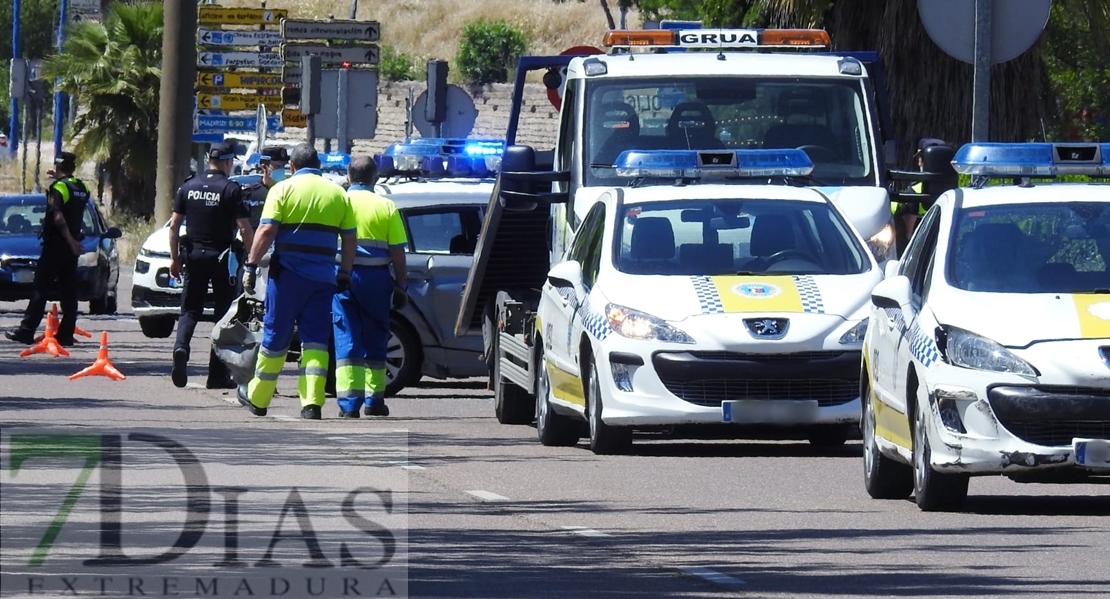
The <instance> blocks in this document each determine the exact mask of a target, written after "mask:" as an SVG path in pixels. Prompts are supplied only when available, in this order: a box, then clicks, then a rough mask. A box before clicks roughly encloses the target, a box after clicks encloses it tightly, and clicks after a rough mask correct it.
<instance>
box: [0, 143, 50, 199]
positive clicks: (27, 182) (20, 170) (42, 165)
mask: <svg viewBox="0 0 1110 599" xmlns="http://www.w3.org/2000/svg"><path fill="white" fill-rule="evenodd" d="M42 150H43V152H42V155H41V156H40V157H39V178H38V183H39V186H40V187H41V188H45V187H46V186H47V185H48V184H49V183H50V177H49V176H47V174H46V171H47V170H48V169H50V168H53V165H52V164H51V161H52V159H53V157H54V146H53V144H52V143H51V145H50V147H49V148H47V145H46V143H45V142H44V144H43V148H42ZM21 178H22V180H23V184H22V185H20V179H21ZM34 186H35V142H34V141H32V142H31V147H30V148H28V151H27V167H26V174H24V167H23V147H22V146H20V148H19V151H18V153H17V154H16V155H15V156H11V155H10V154H8V148H0V193H23V192H30V191H32V190H33V189H34Z"/></svg>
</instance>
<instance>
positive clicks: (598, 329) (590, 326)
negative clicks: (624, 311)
mask: <svg viewBox="0 0 1110 599" xmlns="http://www.w3.org/2000/svg"><path fill="white" fill-rule="evenodd" d="M579 311H580V312H581V313H582V328H584V329H586V330H587V331H589V332H590V334H591V335H593V336H594V337H597V340H598V341H605V338H606V337H608V336H609V334H610V333H612V332H613V329H612V327H610V326H609V319H607V318H606V317H605V315H604V314H601V313H600V312H598V311H597V310H596V309H595V308H594V305H593V303H592V302H590V301H589V300H586V303H585V304H583V305H582V307H581V308H579Z"/></svg>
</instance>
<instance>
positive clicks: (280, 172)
mask: <svg viewBox="0 0 1110 599" xmlns="http://www.w3.org/2000/svg"><path fill="white" fill-rule="evenodd" d="M288 174H289V173H288V172H286V170H285V169H284V168H275V169H274V170H273V171H272V172H270V178H271V179H273V180H274V183H277V182H278V181H283V180H285V177H286V175H288Z"/></svg>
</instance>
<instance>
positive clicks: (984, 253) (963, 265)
mask: <svg viewBox="0 0 1110 599" xmlns="http://www.w3.org/2000/svg"><path fill="white" fill-rule="evenodd" d="M948 256H949V259H948V270H947V277H948V281H949V284H951V285H952V286H954V287H957V288H959V289H965V290H967V291H983V292H993V293H1095V292H1099V293H1107V292H1110V271H1108V269H1107V263H1108V262H1110V260H1108V258H1110V203H1103V202H1067V203H1063V202H1060V203H1043V204H1017V205H1004V206H985V207H981V208H966V209H964V210H962V211H960V212H959V214H958V215H957V218H956V228H955V233H954V235H953V236H952V239H951V242H950V246H949V250H948Z"/></svg>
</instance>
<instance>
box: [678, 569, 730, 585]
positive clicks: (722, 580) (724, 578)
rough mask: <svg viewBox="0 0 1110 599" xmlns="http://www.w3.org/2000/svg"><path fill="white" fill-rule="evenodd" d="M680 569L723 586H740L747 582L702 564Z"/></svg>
mask: <svg viewBox="0 0 1110 599" xmlns="http://www.w3.org/2000/svg"><path fill="white" fill-rule="evenodd" d="M679 569H680V570H682V571H683V572H685V573H687V574H692V575H694V576H697V577H698V578H701V579H703V580H706V581H709V582H712V583H713V584H719V585H721V586H739V585H742V584H745V583H744V581H743V580H740V579H739V578H733V577H731V576H728V575H727V574H721V573H720V572H718V571H716V570H711V569H709V568H703V567H701V566H690V567H686V568H679Z"/></svg>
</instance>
